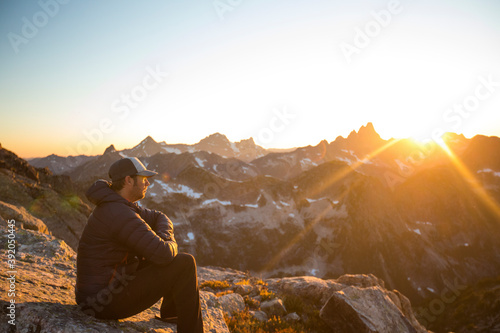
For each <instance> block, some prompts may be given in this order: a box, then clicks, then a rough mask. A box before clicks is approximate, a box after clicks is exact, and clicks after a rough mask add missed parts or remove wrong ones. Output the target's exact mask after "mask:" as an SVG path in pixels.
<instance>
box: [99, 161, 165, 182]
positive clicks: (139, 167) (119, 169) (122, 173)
mask: <svg viewBox="0 0 500 333" xmlns="http://www.w3.org/2000/svg"><path fill="white" fill-rule="evenodd" d="M157 174H158V173H157V172H154V171H151V170H148V169H146V167H145V166H144V164H142V162H141V161H139V159H138V158H137V157H125V158H122V159H121V160H118V161H116V162H115V163H113V164H112V165H111V167H110V168H109V172H108V175H109V178H111V180H112V181H117V180H120V179H123V178H125V177H127V176H135V175H138V176H146V177H151V176H154V175H157Z"/></svg>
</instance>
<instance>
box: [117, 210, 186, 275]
mask: <svg viewBox="0 0 500 333" xmlns="http://www.w3.org/2000/svg"><path fill="white" fill-rule="evenodd" d="M122 212H123V210H122ZM141 213H142V212H141ZM120 215H121V216H116V217H115V218H116V219H117V220H119V221H120V222H121V223H119V224H114V225H116V226H117V227H116V230H114V231H113V232H114V234H115V235H116V238H117V240H118V242H120V243H122V244H123V245H125V246H126V247H127V248H129V249H130V250H131V251H132V252H134V253H137V254H139V255H141V256H142V257H144V258H145V259H146V260H148V261H151V262H153V263H155V264H158V265H165V264H168V263H170V262H171V261H172V260H173V259H174V257H175V256H176V255H177V252H178V249H177V243H176V242H175V239H174V234H173V225H172V222H171V221H170V220H169V219H168V218H167V217H166V216H165V215H164V214H163V213H161V215H163V217H162V216H161V215H159V216H158V220H157V221H156V224H161V226H162V227H161V228H162V230H163V231H160V232H159V233H157V232H155V231H154V230H153V229H152V228H151V226H150V225H149V224H148V223H147V222H146V221H145V220H144V219H143V218H142V217H141V215H139V214H138V213H136V212H134V211H133V210H132V209H127V210H126V211H125V212H124V213H122V214H120ZM145 217H147V218H149V217H148V216H145Z"/></svg>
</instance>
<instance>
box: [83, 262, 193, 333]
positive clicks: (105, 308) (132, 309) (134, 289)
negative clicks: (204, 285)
mask: <svg viewBox="0 0 500 333" xmlns="http://www.w3.org/2000/svg"><path fill="white" fill-rule="evenodd" d="M115 282H116V283H117V284H116V285H114V286H112V287H108V290H109V292H108V294H109V297H107V299H106V300H105V301H103V300H104V299H105V297H104V296H102V297H99V294H97V304H98V305H99V307H98V308H97V311H93V314H94V315H95V317H97V318H100V319H121V318H127V317H130V316H133V315H135V314H137V313H139V312H142V311H144V310H146V309H148V308H150V307H151V306H152V305H154V304H155V303H156V302H157V301H158V300H159V299H160V298H162V297H163V302H162V305H161V308H160V315H161V317H162V318H167V317H174V316H177V317H178V319H177V332H179V333H200V332H203V321H202V317H201V308H200V294H199V289H198V279H197V276H196V262H195V260H194V257H193V256H192V255H190V254H187V253H179V254H178V255H177V256H176V257H175V258H174V260H173V261H172V262H171V263H170V264H168V265H165V266H159V265H154V264H147V265H143V267H139V268H138V270H137V272H136V273H134V274H133V275H129V276H126V277H124V276H123V275H122V276H121V277H120V279H116V281H115ZM99 301H100V303H99ZM93 308H94V309H96V306H93Z"/></svg>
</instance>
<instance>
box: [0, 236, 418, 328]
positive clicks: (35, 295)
mask: <svg viewBox="0 0 500 333" xmlns="http://www.w3.org/2000/svg"><path fill="white" fill-rule="evenodd" d="M1 231H2V233H4V234H6V233H7V230H5V229H4V228H2V230H1ZM13 234H14V235H15V239H16V250H17V251H16V262H15V268H13V269H12V270H14V269H15V271H14V272H12V271H2V273H0V275H1V276H2V278H4V279H5V280H8V279H10V280H8V281H10V282H12V281H11V279H12V276H14V278H15V282H14V286H13V285H12V283H11V284H10V285H9V284H6V283H2V284H1V285H0V295H1V298H0V308H1V312H2V313H3V315H4V318H8V319H9V320H13V319H14V321H12V322H11V323H15V324H16V325H11V324H9V322H8V321H7V320H4V321H2V322H1V323H0V331H2V332H104V331H105V332H123V331H126V332H175V331H176V329H175V325H174V324H168V323H164V322H162V321H159V320H157V319H155V315H156V314H158V313H159V305H160V303H157V304H155V305H154V306H153V307H152V308H150V309H148V310H146V311H144V312H142V313H140V314H137V315H135V316H133V317H130V318H126V319H122V320H98V319H95V318H94V317H90V316H87V315H86V314H84V313H83V312H82V311H80V310H79V309H78V306H77V305H76V304H75V301H74V281H75V276H76V275H75V274H76V271H75V259H76V254H75V252H74V251H73V250H72V249H71V248H70V247H69V246H67V245H66V243H65V242H64V241H61V240H59V239H56V238H54V237H53V236H50V235H46V234H43V233H40V232H37V231H32V230H24V229H14V232H13ZM6 239H7V238H6V237H4V238H2V244H0V247H1V248H2V250H1V255H2V257H6V256H7V253H6V250H5V249H6V248H7V242H6ZM199 280H200V284H201V286H202V290H201V296H200V297H201V304H202V314H203V319H204V325H205V331H206V332H213V333H215V332H217V333H223V332H229V330H228V327H227V325H226V319H225V316H226V318H230V317H231V316H232V315H236V314H238V313H243V312H248V313H249V314H250V313H251V316H252V318H258V319H255V320H256V321H258V322H262V323H265V322H267V321H268V320H269V321H273V320H275V319H272V317H273V316H274V317H281V318H283V321H284V322H291V323H293V325H302V323H306V322H307V321H308V320H310V319H307V316H306V315H305V314H304V313H301V311H300V309H299V310H297V309H298V308H297V307H294V306H293V303H290V304H291V305H290V307H291V309H290V310H288V309H286V305H285V303H286V302H287V300H288V298H287V297H290V295H292V296H294V297H297V296H298V297H301V298H303V299H304V302H309V301H312V303H311V304H312V306H314V307H315V308H316V311H319V309H321V307H322V310H321V318H322V319H323V320H324V322H325V323H327V324H328V325H330V330H331V331H333V332H336V331H339V329H341V328H342V330H340V331H341V332H347V333H349V332H353V333H354V332H359V331H360V330H359V328H360V327H369V328H370V329H372V328H374V329H372V330H367V332H387V331H388V330H387V329H389V328H393V327H398V328H401V327H405V328H407V332H426V330H425V329H423V328H422V327H421V326H420V324H419V323H418V322H417V321H416V320H415V318H414V316H413V313H412V312H411V307H410V306H409V302H408V300H407V299H406V298H405V297H404V296H402V295H401V294H398V293H397V292H391V291H388V290H386V289H385V288H384V286H383V282H381V281H380V280H378V279H377V278H375V277H374V276H363V275H357V276H350V277H346V278H341V279H339V280H326V281H325V280H321V279H318V278H311V277H300V278H283V279H270V280H261V279H258V278H255V277H252V276H250V275H248V274H246V273H243V272H239V271H236V270H232V269H223V268H214V267H200V268H199ZM339 281H340V282H343V283H346V284H343V283H340V282H339ZM241 286H246V288H242V287H241ZM9 288H10V289H11V290H10V291H11V292H12V291H13V292H14V293H15V295H13V294H11V293H9ZM240 293H241V294H240ZM264 298H266V299H264ZM11 299H14V300H15V303H14V304H15V311H13V312H11V311H10V309H9V306H10V307H12V306H11V305H10V304H11ZM325 299H327V302H326V303H323V301H324V300H325ZM403 304H404V305H403ZM292 308H293V309H292ZM12 314H14V315H15V317H13V316H12ZM8 315H10V316H11V317H9V316H8ZM353 318H356V320H353ZM316 319H319V318H316ZM316 319H315V320H316ZM352 323H355V324H356V325H357V326H352V325H353V324H352ZM359 323H363V324H364V325H365V326H360V325H361V324H359ZM304 325H305V324H304ZM391 325H392V326H391ZM394 325H396V326H394ZM304 327H305V326H304ZM340 331H339V332H340ZM321 332H328V329H327V330H324V331H321ZM400 332H404V331H400Z"/></svg>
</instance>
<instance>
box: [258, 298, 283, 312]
mask: <svg viewBox="0 0 500 333" xmlns="http://www.w3.org/2000/svg"><path fill="white" fill-rule="evenodd" d="M260 308H261V309H262V311H264V312H265V313H267V314H268V315H270V316H273V315H274V316H282V315H284V314H285V313H286V309H285V305H284V304H283V301H282V300H280V299H279V298H275V299H272V300H269V301H264V302H262V303H261V304H260Z"/></svg>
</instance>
